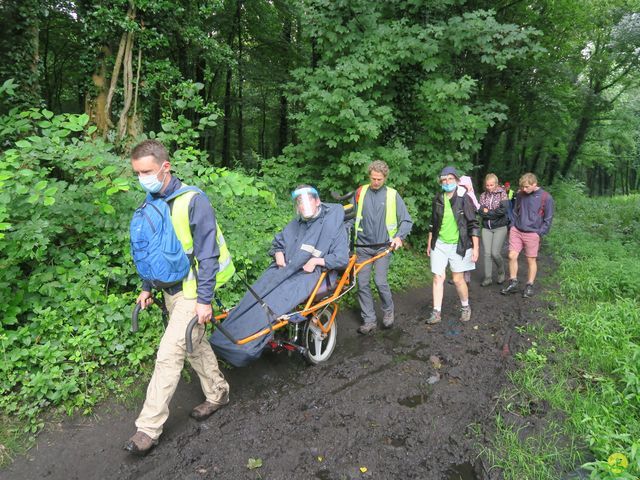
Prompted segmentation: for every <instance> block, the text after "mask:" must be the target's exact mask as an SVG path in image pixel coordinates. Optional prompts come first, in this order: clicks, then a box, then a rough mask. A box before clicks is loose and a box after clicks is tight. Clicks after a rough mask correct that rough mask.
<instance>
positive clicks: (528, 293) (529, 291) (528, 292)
mask: <svg viewBox="0 0 640 480" xmlns="http://www.w3.org/2000/svg"><path fill="white" fill-rule="evenodd" d="M531 297H533V284H531V283H527V285H526V286H525V287H524V291H523V292H522V298H531Z"/></svg>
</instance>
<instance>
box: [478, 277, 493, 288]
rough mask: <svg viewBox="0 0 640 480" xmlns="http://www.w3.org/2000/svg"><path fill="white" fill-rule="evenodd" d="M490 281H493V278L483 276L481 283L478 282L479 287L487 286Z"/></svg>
mask: <svg viewBox="0 0 640 480" xmlns="http://www.w3.org/2000/svg"><path fill="white" fill-rule="evenodd" d="M492 283H493V280H491V279H490V278H485V279H484V280H482V283H481V284H480V286H481V287H488V286H489V285H491V284H492Z"/></svg>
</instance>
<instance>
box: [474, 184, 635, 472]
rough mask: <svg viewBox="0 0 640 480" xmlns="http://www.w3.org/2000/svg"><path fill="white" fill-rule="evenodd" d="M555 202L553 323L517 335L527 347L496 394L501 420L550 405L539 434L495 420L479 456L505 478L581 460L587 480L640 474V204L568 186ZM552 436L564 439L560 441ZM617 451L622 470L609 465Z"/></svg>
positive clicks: (551, 244) (564, 468)
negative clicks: (548, 328)
mask: <svg viewBox="0 0 640 480" xmlns="http://www.w3.org/2000/svg"><path fill="white" fill-rule="evenodd" d="M554 194H555V197H556V200H557V201H558V208H557V214H556V218H555V219H554V226H553V229H552V234H551V235H550V236H549V239H548V244H549V247H550V249H551V252H552V254H553V255H554V258H555V260H556V262H557V263H558V269H557V272H556V274H555V275H554V277H553V279H552V280H553V281H554V282H555V283H556V284H557V285H558V286H559V287H558V288H557V289H556V290H555V291H554V293H552V296H553V297H554V298H552V300H553V302H554V303H555V304H556V305H557V308H556V309H555V310H554V311H551V312H549V315H550V316H553V317H554V319H555V321H557V322H558V323H559V325H560V326H561V330H560V332H553V333H547V332H545V331H544V329H542V328H541V327H529V328H527V329H526V330H525V329H522V330H521V331H520V333H522V334H525V335H526V336H527V338H529V339H530V341H531V343H530V345H529V346H528V347H527V348H526V349H524V350H523V351H521V352H519V353H518V354H516V359H517V360H518V363H519V369H518V370H516V371H514V372H512V373H511V374H510V379H511V382H512V385H511V387H510V388H509V389H508V390H507V391H505V392H504V393H503V395H502V400H501V407H502V409H503V413H505V414H507V415H520V416H523V417H524V418H526V416H528V415H531V414H532V413H535V407H536V406H538V405H541V404H544V405H545V406H546V408H548V412H549V414H548V415H547V419H558V418H560V419H561V420H560V421H555V420H553V421H552V420H548V424H547V425H546V427H545V428H544V431H542V432H540V431H537V432H532V433H531V434H530V435H523V432H522V431H518V429H517V428H515V427H513V426H511V425H509V424H507V423H505V421H504V419H503V418H502V417H500V416H499V417H498V418H497V420H496V429H495V436H494V440H493V445H492V446H491V447H490V448H488V449H485V451H484V455H485V456H486V458H488V459H489V460H490V462H491V463H492V464H493V465H494V467H495V468H499V469H501V470H502V472H503V474H504V478H505V479H514V480H515V479H518V480H526V479H549V480H551V479H554V480H555V479H557V478H560V477H562V475H563V474H565V473H567V472H570V471H572V470H574V469H575V468H576V467H578V466H579V465H580V464H581V463H583V462H584V461H585V460H583V458H585V457H590V458H595V461H593V462H589V463H588V464H585V465H584V468H586V469H587V470H590V471H591V473H590V475H591V476H590V478H593V479H609V478H638V475H640V304H639V299H640V223H639V219H640V197H639V196H631V197H619V198H595V199H589V198H586V197H585V196H584V195H582V194H581V193H580V192H579V191H578V190H577V189H575V188H574V187H572V186H571V185H563V186H561V187H560V188H559V189H558V191H557V192H554ZM554 439H564V441H563V442H558V441H556V440H554ZM612 454H623V455H624V456H625V457H626V459H627V460H628V463H629V464H628V466H627V467H626V468H616V467H612V466H611V465H609V463H608V462H607V461H608V459H609V458H610V456H611V455H612Z"/></svg>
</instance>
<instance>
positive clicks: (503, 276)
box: [497, 272, 506, 285]
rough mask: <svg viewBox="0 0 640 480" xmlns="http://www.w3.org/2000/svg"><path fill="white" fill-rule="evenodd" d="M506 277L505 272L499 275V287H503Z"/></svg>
mask: <svg viewBox="0 0 640 480" xmlns="http://www.w3.org/2000/svg"><path fill="white" fill-rule="evenodd" d="M505 277H506V275H505V274H504V272H501V273H498V281H497V283H498V285H502V284H503V283H504V280H505Z"/></svg>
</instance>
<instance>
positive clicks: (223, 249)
mask: <svg viewBox="0 0 640 480" xmlns="http://www.w3.org/2000/svg"><path fill="white" fill-rule="evenodd" d="M197 194H198V192H194V191H188V192H185V193H183V194H182V195H179V196H178V197H176V198H175V200H174V201H173V208H172V209H171V223H172V224H173V229H174V230H175V232H176V236H177V237H178V240H180V243H181V244H182V248H183V249H184V251H185V253H186V254H187V255H191V254H192V253H193V236H192V235H191V228H190V227H189V202H190V201H191V199H192V198H193V196H194V195H197ZM216 240H217V241H218V248H220V257H218V263H219V264H220V269H219V270H218V273H216V287H215V289H216V290H217V289H218V288H220V287H221V286H222V285H224V284H225V283H227V282H228V281H229V280H230V279H231V277H232V276H233V274H234V273H235V271H236V268H235V266H234V265H233V261H232V259H231V253H230V252H229V247H227V243H226V242H225V240H224V235H222V230H221V229H220V226H219V225H218V222H217V221H216ZM194 260H195V262H194V264H193V265H192V267H191V268H190V269H189V274H188V275H187V276H186V278H185V279H184V280H183V281H182V294H183V295H184V298H189V299H190V298H197V297H198V294H197V289H198V284H197V281H196V273H197V271H198V260H197V259H194Z"/></svg>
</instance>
